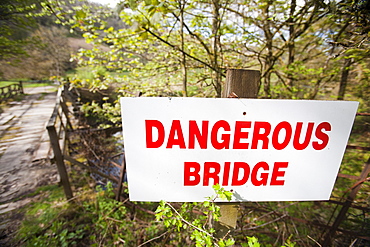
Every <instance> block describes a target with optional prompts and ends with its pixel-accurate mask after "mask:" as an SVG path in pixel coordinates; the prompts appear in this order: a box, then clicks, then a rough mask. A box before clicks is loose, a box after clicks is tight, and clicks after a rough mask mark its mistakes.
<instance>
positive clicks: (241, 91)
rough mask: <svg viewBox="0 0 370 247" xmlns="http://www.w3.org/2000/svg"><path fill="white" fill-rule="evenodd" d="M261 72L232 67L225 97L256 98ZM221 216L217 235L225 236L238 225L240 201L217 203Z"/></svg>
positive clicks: (217, 226)
mask: <svg viewBox="0 0 370 247" xmlns="http://www.w3.org/2000/svg"><path fill="white" fill-rule="evenodd" d="M259 81H260V72H259V71H257V70H241V69H230V70H227V72H226V83H225V87H224V90H223V91H222V97H223V98H228V97H231V98H256V97H257V94H258V88H259ZM217 205H218V206H219V207H220V213H221V217H219V221H218V222H215V228H216V236H217V237H219V238H223V237H224V236H226V235H227V234H228V233H229V232H230V231H232V230H233V229H234V228H235V227H236V221H237V215H238V210H239V206H238V203H217Z"/></svg>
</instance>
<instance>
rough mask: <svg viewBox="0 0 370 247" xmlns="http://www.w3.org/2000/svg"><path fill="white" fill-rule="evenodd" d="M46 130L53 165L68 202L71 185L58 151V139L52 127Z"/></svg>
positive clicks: (61, 156)
mask: <svg viewBox="0 0 370 247" xmlns="http://www.w3.org/2000/svg"><path fill="white" fill-rule="evenodd" d="M46 128H47V130H48V133H49V137H50V143H51V147H52V148H53V152H54V158H55V163H56V165H57V168H58V172H59V176H60V181H61V183H62V185H63V189H64V193H65V195H66V198H67V200H68V199H71V198H72V197H73V193H72V189H71V185H70V184H69V179H68V173H67V169H66V166H65V164H64V157H63V154H62V151H61V149H60V145H59V137H58V134H57V132H56V130H55V126H54V125H49V126H47V127H46Z"/></svg>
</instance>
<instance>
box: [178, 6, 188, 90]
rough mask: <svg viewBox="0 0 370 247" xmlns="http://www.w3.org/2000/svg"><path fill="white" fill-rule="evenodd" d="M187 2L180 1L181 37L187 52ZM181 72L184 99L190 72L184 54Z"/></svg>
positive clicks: (183, 54) (182, 46)
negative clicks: (185, 12) (185, 15)
mask: <svg viewBox="0 0 370 247" xmlns="http://www.w3.org/2000/svg"><path fill="white" fill-rule="evenodd" d="M185 4H186V3H185V1H184V0H179V7H180V26H181V27H180V37H181V50H182V51H185V39H184V9H185ZM181 71H182V92H183V96H184V97H188V90H187V83H188V72H187V67H186V55H185V53H182V59H181Z"/></svg>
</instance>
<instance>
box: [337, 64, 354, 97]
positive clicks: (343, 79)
mask: <svg viewBox="0 0 370 247" xmlns="http://www.w3.org/2000/svg"><path fill="white" fill-rule="evenodd" d="M352 63H353V61H352V58H346V59H345V60H344V64H343V69H342V76H341V78H340V84H339V92H338V97H337V100H343V99H344V95H345V93H346V87H347V81H348V75H349V71H350V66H351V64H352Z"/></svg>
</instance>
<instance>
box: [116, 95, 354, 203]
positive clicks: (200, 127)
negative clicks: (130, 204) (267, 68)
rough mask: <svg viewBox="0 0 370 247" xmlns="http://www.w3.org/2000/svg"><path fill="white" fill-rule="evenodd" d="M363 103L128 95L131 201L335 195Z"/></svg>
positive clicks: (325, 197)
mask: <svg viewBox="0 0 370 247" xmlns="http://www.w3.org/2000/svg"><path fill="white" fill-rule="evenodd" d="M357 107H358V102H349V101H313V100H310V101H308V100H264V99H227V98H224V99H213V98H121V108H122V119H123V137H124V145H125V152H126V165H127V179H128V186H129V193H130V200H132V201H160V200H166V201H172V202H195V201H204V200H206V198H207V197H210V196H213V195H214V191H213V188H212V186H213V185H215V184H220V185H221V186H222V187H224V188H225V189H227V190H230V191H232V192H233V200H232V201H306V200H328V199H329V197H330V194H331V191H332V189H333V186H334V182H335V179H336V176H337V173H338V170H339V167H340V164H341V161H342V158H343V154H344V151H345V148H346V144H347V141H348V138H349V135H350V131H351V128H352V124H353V121H354V118H355V115H356V111H357Z"/></svg>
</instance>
